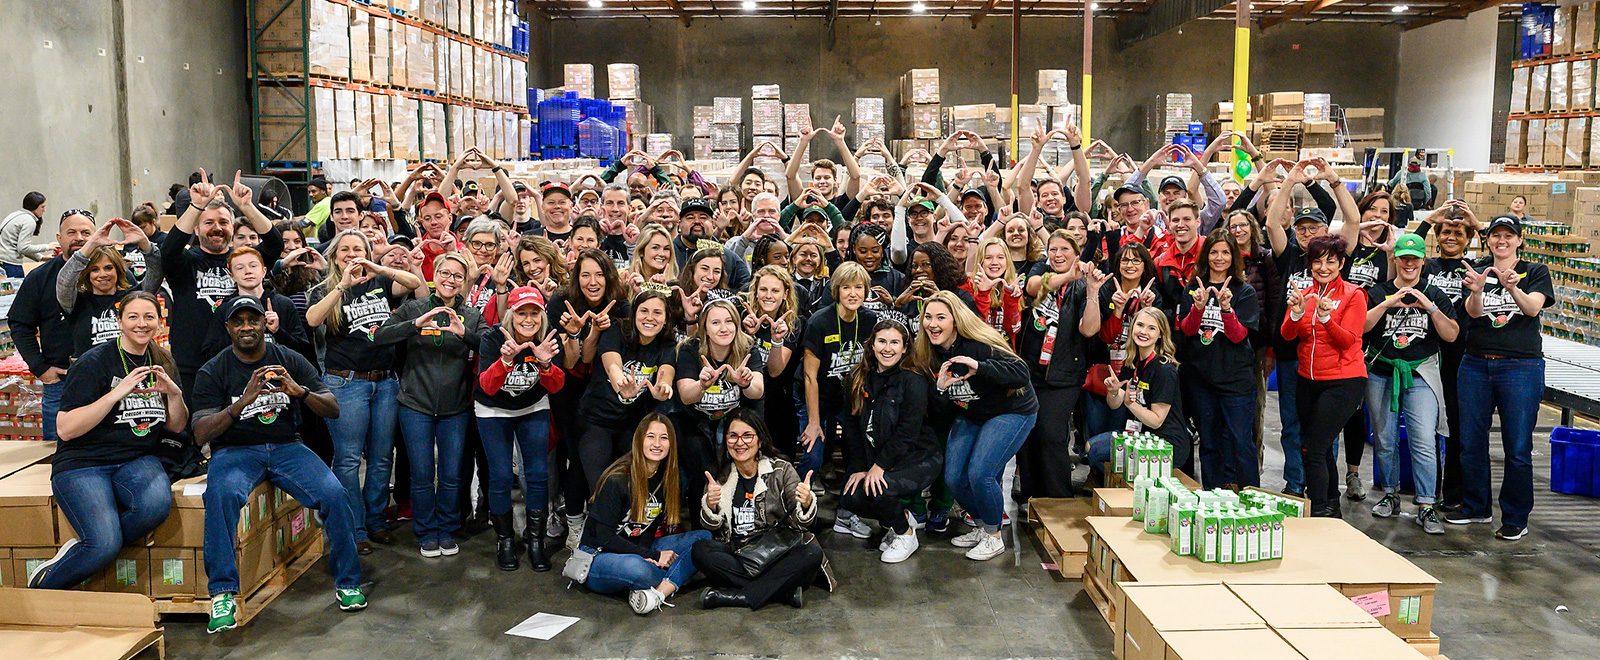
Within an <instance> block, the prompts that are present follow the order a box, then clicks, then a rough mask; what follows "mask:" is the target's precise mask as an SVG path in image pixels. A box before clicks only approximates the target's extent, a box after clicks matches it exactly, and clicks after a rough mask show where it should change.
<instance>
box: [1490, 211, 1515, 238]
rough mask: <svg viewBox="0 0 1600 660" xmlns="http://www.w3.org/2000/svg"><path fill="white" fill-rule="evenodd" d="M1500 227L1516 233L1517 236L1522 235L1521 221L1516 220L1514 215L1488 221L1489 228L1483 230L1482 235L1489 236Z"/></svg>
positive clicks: (1497, 217) (1496, 217) (1499, 216)
mask: <svg viewBox="0 0 1600 660" xmlns="http://www.w3.org/2000/svg"><path fill="white" fill-rule="evenodd" d="M1501 227H1505V228H1507V229H1510V230H1511V231H1514V232H1516V233H1517V235H1518V236H1521V235H1522V221H1521V220H1518V219H1517V217H1516V216H1514V215H1497V216H1495V217H1494V219H1493V220H1490V221H1489V228H1488V229H1486V230H1484V232H1483V235H1484V236H1488V235H1489V234H1493V233H1494V230H1496V229H1499V228H1501Z"/></svg>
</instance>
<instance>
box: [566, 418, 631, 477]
mask: <svg viewBox="0 0 1600 660" xmlns="http://www.w3.org/2000/svg"><path fill="white" fill-rule="evenodd" d="M633 431H634V427H633V426H624V427H622V428H611V427H609V426H606V425H604V424H596V423H594V421H593V420H590V421H588V422H587V423H585V424H584V425H583V434H582V435H580V436H578V442H577V450H578V456H577V458H578V464H579V465H580V466H582V468H583V480H584V482H585V484H586V485H585V487H584V488H585V490H586V491H592V490H593V486H591V485H589V484H598V483H600V475H601V474H602V473H604V472H605V471H606V468H608V467H610V466H611V464H612V463H613V462H615V461H616V460H617V459H618V458H621V457H622V455H623V454H626V453H628V450H629V449H630V448H631V447H632V446H633Z"/></svg>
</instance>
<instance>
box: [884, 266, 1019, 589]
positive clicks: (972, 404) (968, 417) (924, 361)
mask: <svg viewBox="0 0 1600 660" xmlns="http://www.w3.org/2000/svg"><path fill="white" fill-rule="evenodd" d="M911 365H912V368H913V369H915V370H916V371H918V372H919V373H921V374H922V375H923V376H925V377H927V378H931V379H934V381H935V383H934V384H935V392H936V393H937V395H938V397H939V398H940V399H942V400H943V401H944V402H946V403H948V404H950V405H952V406H954V407H955V421H954V422H953V423H952V425H951V428H950V437H949V440H948V441H947V442H946V444H945V465H944V481H945V483H946V484H948V485H949V486H950V489H951V490H952V491H954V492H955V497H956V501H957V502H959V503H961V506H962V507H963V508H965V509H966V510H967V511H968V512H970V513H971V514H972V517H973V520H974V522H975V523H976V524H977V527H975V528H974V529H973V530H972V531H971V532H969V533H966V534H962V535H961V536H958V537H956V538H954V539H952V540H951V543H953V544H954V545H955V546H956V547H961V548H971V549H970V550H968V551H967V555H966V556H967V558H968V559H975V560H979V561H982V560H987V559H993V558H994V557H998V556H1000V554H1001V553H1004V552H1005V542H1004V541H1003V540H1001V537H1000V526H1001V524H1002V522H1003V519H1002V516H1003V515H1005V511H1004V509H1005V499H1004V496H1003V494H1002V493H1001V492H1000V474H1001V471H1002V470H1003V469H1004V468H1005V466H1006V463H1007V462H1008V461H1010V460H1011V458H1012V457H1013V456H1015V455H1016V453H1017V450H1018V449H1020V448H1021V447H1022V443H1023V442H1024V441H1025V440H1027V438H1028V432H1029V431H1031V430H1032V429H1033V424H1034V420H1035V418H1036V417H1037V415H1038V412H1039V401H1038V399H1037V398H1035V396H1034V392H1033V382H1032V380H1031V379H1030V378H1029V374H1028V367H1027V365H1026V364H1024V363H1023V361H1022V358H1019V357H1017V355H1016V353H1013V352H1012V351H1011V347H1010V346H1009V345H1008V344H1007V342H1006V338H1005V335H1002V334H1000V332H999V331H998V330H995V329H994V328H991V327H989V325H988V324H986V323H984V322H983V319H980V318H978V316H977V315H976V314H973V313H972V312H971V311H969V310H968V309H967V306H966V304H965V303H963V302H961V300H960V299H959V298H957V297H956V295H955V294H954V293H952V292H949V291H939V292H937V293H934V294H933V295H932V296H931V297H930V298H929V299H928V302H927V304H926V305H924V306H923V310H922V329H921V331H920V332H918V333H917V339H916V342H915V343H914V344H913V346H912V350H911Z"/></svg>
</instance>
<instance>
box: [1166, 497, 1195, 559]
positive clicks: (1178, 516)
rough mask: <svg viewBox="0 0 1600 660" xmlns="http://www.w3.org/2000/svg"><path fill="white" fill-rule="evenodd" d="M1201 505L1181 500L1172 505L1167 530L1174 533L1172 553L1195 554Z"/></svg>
mask: <svg viewBox="0 0 1600 660" xmlns="http://www.w3.org/2000/svg"><path fill="white" fill-rule="evenodd" d="M1198 512H1199V505H1198V504H1194V503H1190V502H1179V503H1177V504H1174V505H1172V509H1171V511H1170V512H1169V513H1168V515H1167V530H1168V533H1170V534H1172V553H1173V554H1175V555H1182V556H1186V557H1188V556H1193V555H1194V554H1195V542H1194V541H1195V529H1196V527H1195V518H1196V515H1197V514H1198Z"/></svg>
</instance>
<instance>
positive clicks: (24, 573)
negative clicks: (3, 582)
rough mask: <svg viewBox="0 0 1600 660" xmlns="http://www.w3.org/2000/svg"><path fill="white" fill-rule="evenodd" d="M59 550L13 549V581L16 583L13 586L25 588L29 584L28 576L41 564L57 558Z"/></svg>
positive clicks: (11, 571)
mask: <svg viewBox="0 0 1600 660" xmlns="http://www.w3.org/2000/svg"><path fill="white" fill-rule="evenodd" d="M56 550H57V548H12V549H11V568H10V570H9V571H8V572H10V573H11V579H12V580H13V581H14V582H15V583H16V584H15V585H12V586H17V587H23V586H26V585H27V584H28V575H29V574H31V573H33V569H35V568H37V567H38V566H39V564H43V563H45V562H46V561H49V560H50V558H52V557H55V556H56Z"/></svg>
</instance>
